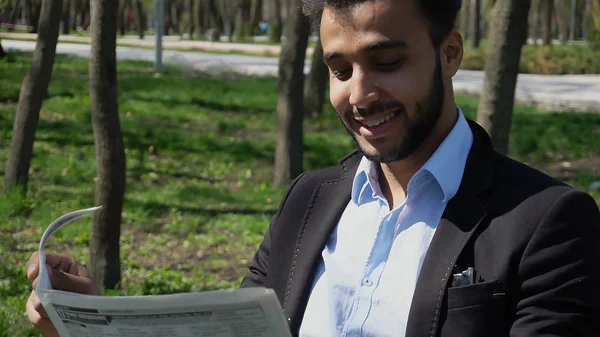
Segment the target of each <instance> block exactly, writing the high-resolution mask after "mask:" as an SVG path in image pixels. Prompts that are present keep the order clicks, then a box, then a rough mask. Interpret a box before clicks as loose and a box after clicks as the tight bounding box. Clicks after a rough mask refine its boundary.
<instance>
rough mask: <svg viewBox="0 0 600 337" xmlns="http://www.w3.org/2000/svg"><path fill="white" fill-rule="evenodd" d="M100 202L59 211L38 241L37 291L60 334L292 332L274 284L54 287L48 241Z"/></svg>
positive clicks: (261, 335) (267, 336) (242, 335)
mask: <svg viewBox="0 0 600 337" xmlns="http://www.w3.org/2000/svg"><path fill="white" fill-rule="evenodd" d="M100 208H101V206H100V207H93V208H88V209H83V210H79V211H75V212H72V213H68V214H65V215H63V216H61V217H60V218H58V219H57V220H56V221H54V222H53V223H52V224H51V225H50V226H49V227H48V229H46V231H45V232H44V234H43V235H42V239H41V241H40V247H39V251H40V276H39V282H38V285H37V288H36V289H35V291H36V293H37V294H38V296H39V298H40V301H41V302H42V305H43V306H44V309H46V311H47V312H48V316H49V317H50V319H51V320H52V323H54V325H55V326H56V328H57V330H58V333H59V334H60V336H61V337H88V336H89V337H92V336H93V337H142V336H152V337H158V336H164V337H192V336H193V337H197V336H211V337H212V336H214V337H291V334H290V331H289V327H288V324H287V320H286V319H285V317H284V315H283V312H282V310H281V306H280V305H279V301H278V300H277V297H276V296H275V293H274V292H273V290H271V289H266V288H247V289H235V290H216V291H205V292H198V293H180V294H171V295H151V296H118V297H110V296H106V297H105V296H91V295H82V294H75V293H70V292H65V291H60V290H55V289H52V286H51V284H50V280H49V277H48V270H47V268H46V258H45V255H44V245H45V243H46V241H47V240H48V238H49V237H50V236H51V235H52V233H54V232H55V231H56V230H58V229H59V228H60V227H62V226H64V225H66V224H67V223H69V222H71V221H73V220H74V219H76V218H78V217H80V216H82V215H84V214H88V213H91V212H94V211H96V210H98V209H100Z"/></svg>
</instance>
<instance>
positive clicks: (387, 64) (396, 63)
mask: <svg viewBox="0 0 600 337" xmlns="http://www.w3.org/2000/svg"><path fill="white" fill-rule="evenodd" d="M401 65H402V59H396V60H392V61H384V62H376V63H375V66H376V67H377V68H380V69H383V70H391V69H395V68H398V67H400V66H401Z"/></svg>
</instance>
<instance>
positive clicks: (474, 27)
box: [469, 0, 481, 49]
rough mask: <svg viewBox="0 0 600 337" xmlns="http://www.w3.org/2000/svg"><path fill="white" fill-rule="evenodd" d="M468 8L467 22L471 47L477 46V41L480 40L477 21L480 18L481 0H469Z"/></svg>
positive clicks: (475, 47)
mask: <svg viewBox="0 0 600 337" xmlns="http://www.w3.org/2000/svg"><path fill="white" fill-rule="evenodd" d="M469 9H470V12H471V14H470V16H469V18H470V22H469V38H470V42H471V48H473V49H477V48H479V42H480V41H481V31H480V29H479V21H480V20H481V0H471V6H470V7H469Z"/></svg>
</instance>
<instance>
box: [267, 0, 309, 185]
mask: <svg viewBox="0 0 600 337" xmlns="http://www.w3.org/2000/svg"><path fill="white" fill-rule="evenodd" d="M309 34H310V24H309V22H308V20H307V19H306V18H305V17H304V16H303V15H302V12H301V10H300V6H292V9H291V11H290V13H289V15H288V20H287V24H286V25H285V27H284V36H285V40H284V41H283V43H282V46H281V54H280V56H279V78H278V91H277V119H278V126H277V147H276V150H275V172H274V176H273V184H274V185H275V186H278V187H281V186H284V185H286V184H287V183H289V181H290V180H291V179H294V178H295V177H296V176H298V175H299V174H300V173H302V170H303V168H302V148H303V131H302V122H303V119H304V110H303V108H302V104H303V102H302V101H303V89H304V60H305V58H306V47H307V45H308V37H309Z"/></svg>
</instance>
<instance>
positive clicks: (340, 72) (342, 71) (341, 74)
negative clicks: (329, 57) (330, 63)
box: [331, 70, 348, 78]
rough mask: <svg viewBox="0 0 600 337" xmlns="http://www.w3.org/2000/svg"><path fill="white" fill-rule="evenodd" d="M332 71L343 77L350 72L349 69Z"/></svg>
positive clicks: (335, 75) (336, 76)
mask: <svg viewBox="0 0 600 337" xmlns="http://www.w3.org/2000/svg"><path fill="white" fill-rule="evenodd" d="M331 73H332V74H333V76H334V77H335V78H343V77H344V76H346V74H348V70H331Z"/></svg>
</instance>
